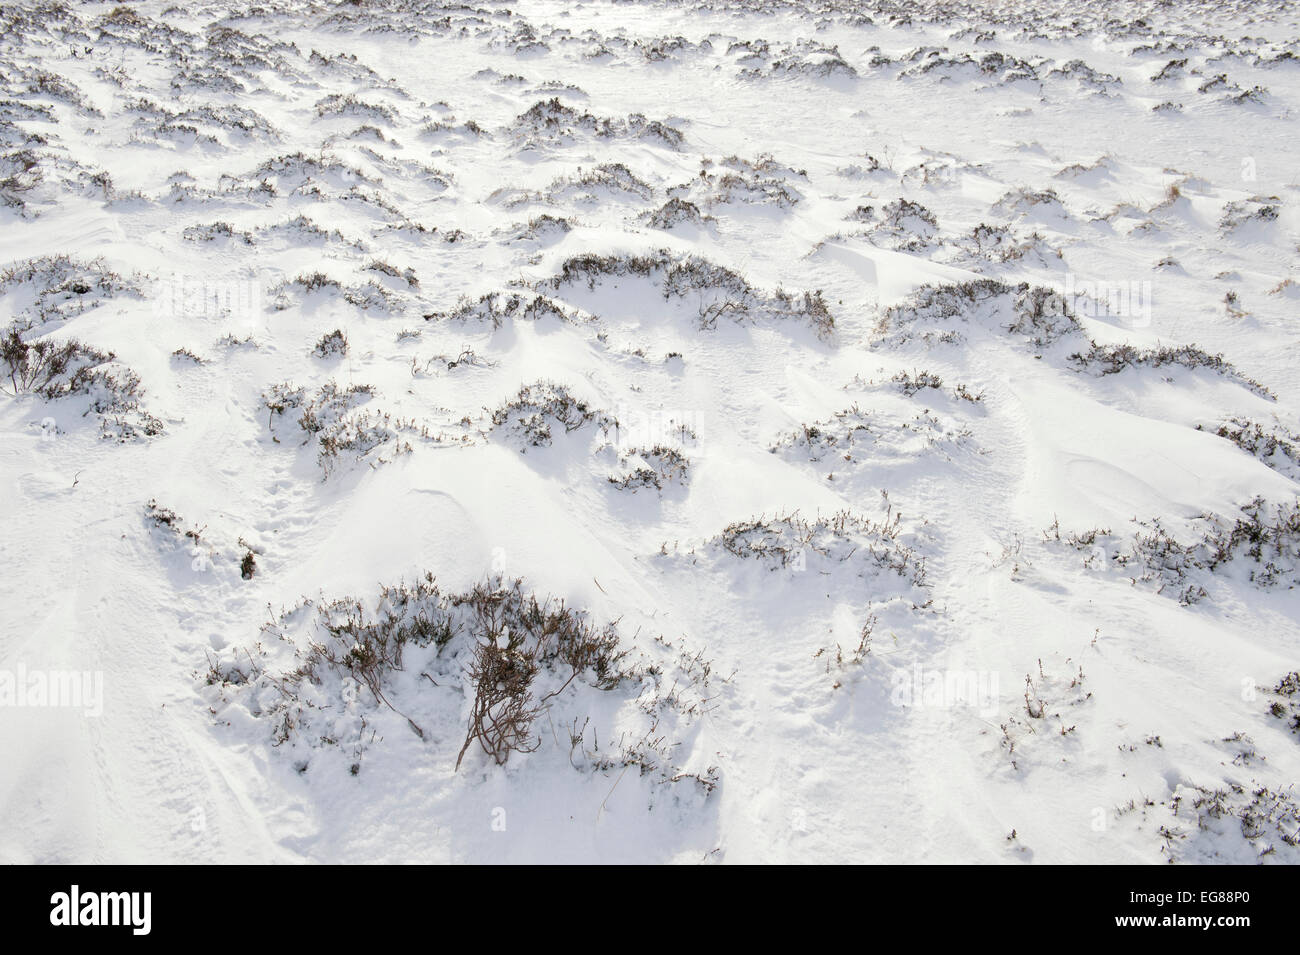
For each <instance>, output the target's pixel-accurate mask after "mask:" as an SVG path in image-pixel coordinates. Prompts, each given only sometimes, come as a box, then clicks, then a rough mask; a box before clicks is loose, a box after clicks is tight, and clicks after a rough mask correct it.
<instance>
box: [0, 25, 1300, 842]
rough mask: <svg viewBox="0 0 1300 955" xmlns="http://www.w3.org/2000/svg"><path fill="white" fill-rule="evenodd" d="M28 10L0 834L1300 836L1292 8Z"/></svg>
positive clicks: (12, 160) (372, 838)
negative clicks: (50, 373) (497, 736)
mask: <svg viewBox="0 0 1300 955" xmlns="http://www.w3.org/2000/svg"><path fill="white" fill-rule="evenodd" d="M0 18H3V20H4V30H3V37H4V39H3V40H0V65H2V66H3V69H2V70H0V76H2V77H3V83H4V86H5V89H4V91H3V96H0V157H3V158H2V159H0V163H2V165H0V199H3V203H4V204H3V205H2V206H0V323H2V326H3V328H4V329H5V337H6V339H9V340H10V341H11V345H10V346H9V350H10V351H12V350H13V348H16V347H20V346H25V347H26V348H30V349H31V351H29V352H27V356H28V357H27V362H28V366H27V367H28V368H29V369H30V368H31V365H32V363H34V362H35V361H36V355H37V351H36V349H35V348H33V347H32V346H34V345H35V343H37V342H41V341H46V342H49V343H51V345H53V344H54V343H63V342H68V341H70V340H73V339H75V340H77V341H79V342H81V343H82V344H83V345H84V346H85V349H91V350H98V352H101V353H111V355H112V357H111V359H110V358H105V357H103V356H101V357H99V358H96V357H95V355H94V353H93V352H92V351H89V350H82V351H76V352H75V353H74V358H73V365H72V366H71V367H70V368H69V370H68V372H67V373H65V374H63V375H55V376H54V377H53V378H51V379H50V382H49V388H48V389H47V393H45V394H42V393H40V392H41V388H40V387H39V385H40V384H42V383H44V382H43V381H37V383H36V386H34V387H29V388H22V387H16V385H17V382H16V381H15V380H13V379H11V378H10V374H9V371H10V367H11V364H12V362H10V360H9V359H7V358H6V359H5V360H4V362H3V363H0V371H3V372H4V374H3V375H0V390H3V394H0V500H3V501H4V502H5V507H6V512H7V513H6V516H7V518H8V520H7V522H6V525H7V529H6V533H5V534H4V535H0V566H3V568H4V573H3V574H2V575H0V598H2V600H0V606H2V607H3V610H0V690H3V689H4V686H5V685H4V683H3V680H4V678H5V677H6V676H7V675H9V676H12V675H14V674H17V673H19V672H22V673H24V674H31V673H38V674H44V675H52V674H67V673H75V674H90V675H92V676H94V677H96V678H97V679H100V680H102V684H101V685H102V687H103V699H102V701H99V702H101V703H102V712H95V710H96V709H97V707H84V706H82V707H75V706H68V705H64V706H52V705H48V702H46V703H42V704H39V705H38V704H36V703H34V702H33V700H32V698H31V697H30V695H29V696H27V697H23V696H22V694H23V693H24V692H25V691H24V689H23V687H14V690H15V692H16V693H17V694H18V695H17V696H14V697H12V698H10V697H6V696H5V694H4V693H3V692H0V759H2V760H3V762H4V765H5V766H6V772H5V773H3V774H0V818H3V819H5V821H6V825H5V826H4V827H3V830H0V860H3V861H5V862H19V863H22V862H97V863H98V862H132V863H135V862H245V861H251V862H406V861H423V862H527V861H557V862H605V863H614V862H679V863H699V862H733V863H745V862H768V863H770V862H927V863H933V862H958V863H1026V862H1035V863H1070V864H1075V863H1153V864H1155V863H1164V862H1167V861H1170V860H1171V859H1172V860H1173V861H1179V862H1187V863H1206V862H1256V861H1261V862H1268V863H1294V862H1296V861H1298V860H1300V794H1298V793H1297V792H1296V790H1295V782H1296V779H1297V772H1298V771H1300V689H1298V688H1297V685H1296V678H1295V677H1294V671H1296V670H1297V668H1298V667H1300V663H1297V648H1298V646H1300V641H1298V639H1297V637H1298V636H1300V630H1298V629H1297V621H1298V619H1300V599H1298V598H1297V596H1296V589H1295V588H1296V586H1297V585H1298V584H1300V518H1297V516H1296V510H1295V509H1296V507H1297V504H1300V500H1298V498H1297V495H1300V485H1297V479H1298V478H1300V437H1298V435H1300V414H1298V412H1300V361H1297V345H1298V344H1300V339H1297V336H1296V332H1295V321H1294V320H1295V315H1294V307H1293V306H1294V302H1295V299H1296V291H1295V289H1296V287H1297V285H1296V283H1297V282H1300V272H1298V270H1297V259H1296V254H1297V249H1298V248H1300V219H1298V218H1297V212H1296V201H1297V199H1298V198H1300V195H1298V194H1297V183H1296V180H1295V175H1294V169H1295V166H1294V158H1293V157H1294V154H1295V151H1296V149H1297V147H1298V146H1300V139H1298V137H1297V133H1296V127H1295V123H1294V118H1293V115H1292V113H1293V111H1294V109H1295V108H1296V106H1297V105H1300V103H1297V100H1298V99H1300V66H1297V61H1296V59H1295V56H1296V55H1300V15H1298V14H1297V12H1296V10H1295V9H1294V8H1293V7H1291V6H1290V5H1288V4H1285V3H1281V2H1256V3H1250V4H1231V3H1229V4H1224V3H1213V4H1211V3H1203V2H1189V3H1180V4H1176V5H1166V4H1161V3H1156V2H1144V0H1123V2H1119V0H1115V2H1105V3H1102V2H1090V3H1082V4H1080V3H1074V4H1064V3H1061V4H1057V3H1054V2H1051V0H1034V2H1032V3H1027V4H1026V3H1014V4H1013V3H989V4H979V5H974V6H969V7H967V6H963V5H946V4H932V3H925V2H922V3H901V2H897V3H896V2H893V0H867V2H862V3H848V4H841V3H834V4H832V3H813V4H783V3H777V2H775V0H744V2H741V0H729V2H725V3H710V4H696V3H693V2H682V3H659V2H637V3H627V2H620V3H608V2H584V3H561V2H552V0H526V2H522V3H517V4H511V5H509V6H507V5H504V4H500V3H485V4H481V5H477V6H475V7H465V6H460V5H446V6H443V5H441V4H437V3H433V4H424V3H421V4H414V3H410V2H408V0H379V2H370V0H366V2H364V3H360V4H356V5H353V4H350V3H341V4H335V3H322V2H308V0H272V2H270V3H263V4H258V5H252V6H245V5H239V4H229V3H209V2H201V3H197V4H192V5H188V6H186V7H184V8H180V7H176V6H171V5H168V4H164V3H161V2H158V0H145V2H141V3H133V4H129V5H121V6H118V5H115V4H110V3H85V4H81V5H78V6H76V7H75V8H59V9H58V10H55V9H52V8H39V7H37V6H36V5H33V4H27V3H19V4H14V5H10V6H7V7H6V8H5V10H4V12H3V13H0ZM760 41H761V42H760ZM1182 59H1185V60H1186V63H1185V64H1184V65H1182V66H1181V67H1178V66H1171V67H1169V68H1168V69H1166V66H1167V64H1169V63H1170V62H1171V61H1174V60H1182ZM1220 74H1224V76H1225V79H1224V80H1223V81H1219V82H1216V81H1215V78H1216V77H1218V76H1219V75H1220ZM1157 76H1159V77H1160V78H1158V79H1157V78H1156V77H1157ZM1261 88H1262V91H1261ZM1252 91H1253V92H1252ZM1165 103H1173V104H1175V108H1161V109H1157V108H1155V107H1159V106H1161V104H1165ZM674 199H675V200H678V201H677V202H675V203H674V202H671V200H674ZM901 200H906V201H901ZM687 203H689V204H690V205H687ZM867 207H870V208H867ZM543 217H549V218H543ZM980 226H986V227H990V228H986V229H983V230H980V229H978V228H977V227H980ZM63 256H66V257H68V258H67V259H62V258H60V257H63ZM979 283H983V284H979ZM1022 283H1023V284H1022ZM1039 290H1041V291H1039ZM1108 303H1110V304H1108ZM1111 306H1115V307H1113V308H1112V307H1111ZM11 329H12V330H13V331H14V332H15V333H16V334H17V335H18V336H19V338H18V341H19V343H20V346H15V345H12V342H13V341H14V340H13V339H12V338H11V335H10V330H11ZM335 332H337V333H338V334H334V333H335ZM41 347H49V346H41ZM20 350H21V348H20ZM7 353H8V352H7ZM1216 356H1221V359H1222V360H1219V357H1216ZM16 360H17V359H15V361H16ZM81 364H84V365H85V366H86V369H87V370H85V371H84V372H82V373H81V374H80V375H75V374H74V373H73V372H74V371H75V369H76V368H77V367H79V366H80V365H81ZM37 377H38V378H39V376H37ZM15 392H17V393H15ZM1234 435H1235V438H1234ZM516 579H519V580H520V581H521V583H520V584H519V585H518V586H517V587H516V585H515V581H516ZM435 586H436V588H437V589H436V591H435V590H434V589H433V588H434V587H435ZM476 588H478V589H477V590H476ZM534 597H535V599H536V601H537V606H536V607H533V606H532V605H531V604H530V603H529V600H530V599H532V598H534ZM548 600H549V602H548ZM530 608H531V609H530ZM444 625H445V626H446V627H447V628H448V629H447V630H446V631H445V632H444V631H442V630H440V629H438V628H440V627H442V626H444ZM610 625H612V626H613V629H612V630H611V629H609V627H610ZM610 634H613V637H611V638H610V639H612V640H613V641H614V642H613V643H610V642H608V641H607V642H604V643H602V642H601V641H602V640H603V639H604V638H605V636H608V635H610ZM602 635H604V636H602ZM387 640H396V641H398V642H399V643H400V647H398V646H397V644H394V643H389V642H385V641H387ZM373 654H378V655H379V656H378V658H377V659H378V660H379V662H378V663H377V664H376V662H375V660H376V658H375V657H374V656H372V655H373ZM385 654H393V655H390V656H385ZM584 654H585V655H584ZM570 661H577V662H570ZM476 668H478V669H476ZM484 668H487V669H486V670H485V669H484ZM480 671H483V672H490V673H491V674H493V675H492V676H491V677H490V678H485V679H484V680H482V681H481V682H477V683H476V681H477V679H478V678H477V677H476V676H475V674H476V673H478V672H480ZM1288 674H1292V676H1291V677H1290V678H1289V679H1288ZM372 679H373V680H374V682H371V680H372ZM515 679H522V680H524V681H525V682H526V683H528V687H529V696H528V697H527V699H526V700H523V702H526V703H528V705H531V706H533V707H535V708H536V714H535V719H534V720H533V721H532V723H531V726H530V728H529V730H528V732H526V733H525V736H524V737H522V738H520V740H519V742H520V745H519V746H518V747H516V749H515V751H513V752H509V753H508V758H504V759H497V758H494V756H493V755H492V746H491V744H490V742H488V737H476V736H475V735H474V732H473V727H474V725H475V723H474V720H475V718H476V716H475V714H476V713H479V714H480V716H481V715H482V713H487V714H488V720H489V722H491V721H492V720H498V719H500V718H501V717H502V714H503V713H505V712H506V710H507V709H508V707H509V706H510V705H511V703H512V701H513V702H515V703H519V702H521V700H522V698H514V697H512V696H511V695H510V692H509V691H508V685H509V684H510V681H511V680H515ZM529 681H531V682H529ZM85 685H86V686H93V685H95V684H94V680H92V681H91V682H90V683H87V684H85ZM927 687H928V688H929V691H927ZM476 690H477V691H478V693H479V694H480V695H479V696H478V697H476ZM494 693H497V694H499V695H498V696H496V697H494V696H493V694H494ZM490 699H495V700H497V702H495V703H491V704H490V705H489V704H488V703H484V707H486V708H485V709H484V710H482V711H479V710H477V709H476V703H477V701H478V700H490ZM23 702H26V703H27V704H29V705H21V704H22V703H23ZM467 733H468V734H469V736H468V738H467ZM498 753H499V754H501V753H500V750H498ZM462 754H463V756H462ZM501 755H503V756H504V754H501ZM458 760H459V761H460V762H459V768H458V767H457V763H458Z"/></svg>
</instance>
